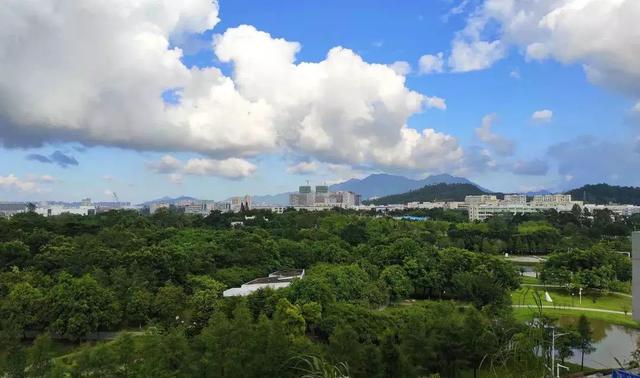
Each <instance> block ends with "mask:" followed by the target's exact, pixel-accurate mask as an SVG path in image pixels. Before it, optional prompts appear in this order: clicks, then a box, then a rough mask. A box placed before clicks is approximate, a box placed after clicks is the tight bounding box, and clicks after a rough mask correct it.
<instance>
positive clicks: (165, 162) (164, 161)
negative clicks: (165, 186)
mask: <svg viewBox="0 0 640 378" xmlns="http://www.w3.org/2000/svg"><path fill="white" fill-rule="evenodd" d="M146 165H147V168H148V169H149V170H151V171H152V172H155V173H173V172H175V171H177V170H179V169H181V168H182V162H181V161H180V160H178V159H176V158H175V157H173V156H171V155H164V156H163V157H162V158H160V160H157V161H151V162H148V163H147V164H146Z"/></svg>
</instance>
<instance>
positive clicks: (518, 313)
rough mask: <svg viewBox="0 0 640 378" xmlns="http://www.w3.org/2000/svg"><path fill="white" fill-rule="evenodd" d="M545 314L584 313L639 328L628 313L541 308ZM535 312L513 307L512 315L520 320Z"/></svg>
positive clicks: (578, 314)
mask: <svg viewBox="0 0 640 378" xmlns="http://www.w3.org/2000/svg"><path fill="white" fill-rule="evenodd" d="M542 312H543V313H544V314H545V315H548V316H551V317H554V318H560V317H576V318H577V317H579V316H580V315H585V316H586V317H587V318H589V319H597V320H602V321H605V322H607V323H611V324H618V325H622V326H626V327H630V328H636V329H640V323H637V322H636V321H634V320H633V319H632V318H631V316H629V315H622V314H607V313H606V312H594V311H581V310H559V309H552V308H545V309H543V310H542ZM536 313H537V310H536V309H529V308H514V309H513V316H514V317H515V318H516V319H517V320H518V321H521V322H526V321H529V320H531V318H532V317H533V316H534V315H535V314H536Z"/></svg>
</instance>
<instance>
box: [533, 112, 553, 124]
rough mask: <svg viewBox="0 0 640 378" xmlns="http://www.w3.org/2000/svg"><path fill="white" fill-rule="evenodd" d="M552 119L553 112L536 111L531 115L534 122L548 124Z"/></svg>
mask: <svg viewBox="0 0 640 378" xmlns="http://www.w3.org/2000/svg"><path fill="white" fill-rule="evenodd" d="M551 118H553V112H552V111H551V110H549V109H543V110H537V111H535V112H533V114H532V115H531V120H532V121H534V122H549V121H551Z"/></svg>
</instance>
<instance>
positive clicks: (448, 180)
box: [253, 173, 489, 205]
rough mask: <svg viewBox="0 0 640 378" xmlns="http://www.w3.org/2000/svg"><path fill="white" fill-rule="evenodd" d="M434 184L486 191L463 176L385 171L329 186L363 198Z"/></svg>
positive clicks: (258, 199) (281, 197)
mask: <svg viewBox="0 0 640 378" xmlns="http://www.w3.org/2000/svg"><path fill="white" fill-rule="evenodd" d="M434 184H471V185H473V186H476V187H478V188H480V189H482V190H484V191H486V192H489V191H488V190H485V189H484V188H482V187H480V186H478V185H477V184H475V183H473V182H471V181H469V180H467V179H466V178H464V177H456V176H451V175H448V174H440V175H432V176H428V177H426V178H424V179H422V180H414V179H410V178H407V177H404V176H397V175H389V174H385V173H380V174H372V175H369V176H367V177H365V178H362V179H355V178H354V179H349V180H347V181H344V182H340V183H337V184H333V185H331V186H329V190H331V191H332V192H336V191H340V190H345V191H351V192H354V193H358V194H360V195H361V196H362V198H363V199H368V198H372V197H382V196H388V195H391V194H398V193H405V192H408V191H410V190H416V189H420V188H422V187H424V186H427V185H434ZM289 193H290V192H287V193H279V194H273V195H255V196H253V203H254V204H269V205H288V204H289Z"/></svg>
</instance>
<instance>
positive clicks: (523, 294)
mask: <svg viewBox="0 0 640 378" xmlns="http://www.w3.org/2000/svg"><path fill="white" fill-rule="evenodd" d="M547 291H548V292H549V295H550V296H551V299H552V300H553V302H552V303H550V302H546V301H545V300H544V292H545V289H544V288H543V287H531V286H523V287H521V288H520V289H518V290H516V291H514V292H513V293H511V301H512V303H513V304H514V305H535V303H536V302H535V299H534V298H535V293H536V292H537V293H538V294H539V295H540V297H541V298H542V301H543V303H542V304H543V305H545V306H555V307H557V308H563V307H585V308H598V309H603V310H613V311H622V312H625V311H627V312H631V298H630V297H627V296H623V295H618V294H608V295H602V294H600V293H595V294H596V297H593V296H592V294H593V293H589V292H584V293H583V295H582V304H581V303H580V299H579V296H578V295H571V293H570V292H569V291H568V290H566V289H563V288H548V289H547Z"/></svg>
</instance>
